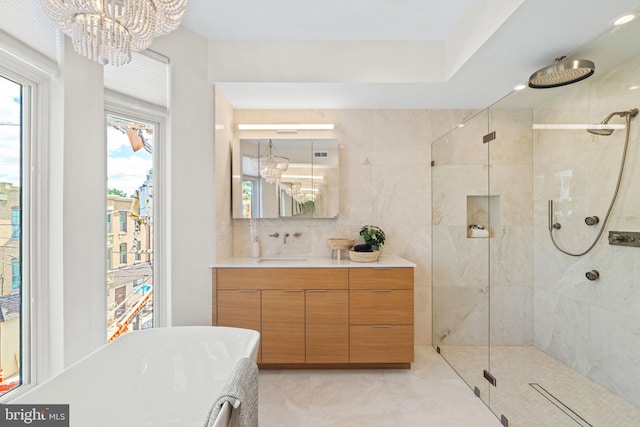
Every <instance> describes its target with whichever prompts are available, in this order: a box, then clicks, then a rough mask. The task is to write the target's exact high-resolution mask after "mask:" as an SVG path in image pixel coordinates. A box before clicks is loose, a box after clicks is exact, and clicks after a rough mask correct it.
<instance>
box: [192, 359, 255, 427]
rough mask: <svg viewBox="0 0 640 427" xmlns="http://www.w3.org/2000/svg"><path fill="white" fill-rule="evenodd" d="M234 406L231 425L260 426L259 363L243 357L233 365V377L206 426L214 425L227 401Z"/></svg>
mask: <svg viewBox="0 0 640 427" xmlns="http://www.w3.org/2000/svg"><path fill="white" fill-rule="evenodd" d="M227 402H228V403H229V404H230V405H231V406H233V410H232V412H231V422H230V423H229V425H230V426H234V427H236V426H237V427H258V365H256V362H255V361H254V360H253V359H249V358H246V357H245V358H242V359H240V360H239V361H238V362H237V363H236V365H235V366H234V367H233V372H232V373H231V377H230V378H229V380H228V381H227V384H226V385H225V386H224V388H223V389H222V393H221V394H220V396H218V398H217V400H216V402H215V403H214V404H213V406H212V407H211V410H210V411H209V417H208V418H207V421H206V422H205V424H204V425H205V427H213V426H214V425H215V423H216V419H217V418H218V415H219V414H220V411H221V409H222V407H223V405H224V404H225V403H227Z"/></svg>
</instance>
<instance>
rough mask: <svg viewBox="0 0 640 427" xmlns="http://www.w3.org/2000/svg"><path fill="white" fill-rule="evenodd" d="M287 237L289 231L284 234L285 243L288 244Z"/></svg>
mask: <svg viewBox="0 0 640 427" xmlns="http://www.w3.org/2000/svg"><path fill="white" fill-rule="evenodd" d="M287 237H289V233H285V234H284V244H285V245H286V244H287Z"/></svg>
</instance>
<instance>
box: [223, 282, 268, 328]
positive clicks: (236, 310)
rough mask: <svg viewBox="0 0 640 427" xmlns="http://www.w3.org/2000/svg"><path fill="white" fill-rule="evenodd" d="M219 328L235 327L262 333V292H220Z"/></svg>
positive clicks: (254, 290)
mask: <svg viewBox="0 0 640 427" xmlns="http://www.w3.org/2000/svg"><path fill="white" fill-rule="evenodd" d="M218 326H233V327H236V328H246V329H254V330H256V331H258V332H260V291H259V290H257V289H251V290H220V291H218Z"/></svg>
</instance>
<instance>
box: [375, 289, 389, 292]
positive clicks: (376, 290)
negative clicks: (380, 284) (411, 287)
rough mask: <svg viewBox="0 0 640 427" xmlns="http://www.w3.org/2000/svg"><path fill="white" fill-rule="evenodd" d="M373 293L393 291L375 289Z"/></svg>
mask: <svg viewBox="0 0 640 427" xmlns="http://www.w3.org/2000/svg"><path fill="white" fill-rule="evenodd" d="M373 292H391V289H374V290H373Z"/></svg>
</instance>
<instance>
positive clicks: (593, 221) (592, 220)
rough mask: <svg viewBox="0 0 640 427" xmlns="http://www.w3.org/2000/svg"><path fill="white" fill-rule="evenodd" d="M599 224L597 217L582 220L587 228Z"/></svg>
mask: <svg viewBox="0 0 640 427" xmlns="http://www.w3.org/2000/svg"><path fill="white" fill-rule="evenodd" d="M599 222H600V218H598V217H597V216H595V215H594V216H588V217H586V218H585V219H584V223H585V224H587V225H588V226H592V225H596V224H597V223H599Z"/></svg>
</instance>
